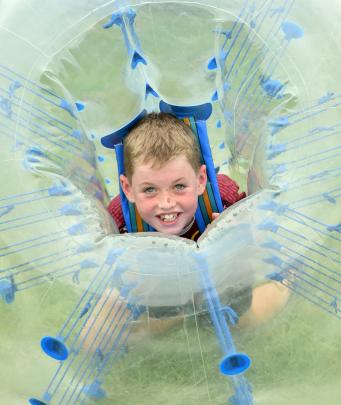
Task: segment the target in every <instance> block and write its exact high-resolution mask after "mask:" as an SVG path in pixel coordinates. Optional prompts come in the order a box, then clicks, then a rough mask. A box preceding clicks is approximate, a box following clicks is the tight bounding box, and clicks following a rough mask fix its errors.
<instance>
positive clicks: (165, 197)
mask: <svg viewBox="0 0 341 405" xmlns="http://www.w3.org/2000/svg"><path fill="white" fill-rule="evenodd" d="M174 206H175V201H174V200H173V198H171V196H170V195H169V194H168V193H164V194H162V195H161V196H160V199H159V207H160V208H161V209H163V210H169V209H170V208H173V207H174Z"/></svg>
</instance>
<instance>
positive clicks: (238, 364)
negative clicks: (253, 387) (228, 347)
mask: <svg viewBox="0 0 341 405" xmlns="http://www.w3.org/2000/svg"><path fill="white" fill-rule="evenodd" d="M250 365H251V359H250V357H249V356H248V355H247V354H244V353H234V354H230V355H228V356H226V357H225V358H224V359H223V360H222V361H221V363H220V366H219V369H220V372H221V373H222V374H225V375H237V374H241V373H244V371H246V370H247V369H248V368H249V367H250Z"/></svg>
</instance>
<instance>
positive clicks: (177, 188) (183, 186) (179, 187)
mask: <svg viewBox="0 0 341 405" xmlns="http://www.w3.org/2000/svg"><path fill="white" fill-rule="evenodd" d="M185 187H186V186H185V185H184V184H176V185H175V186H174V188H175V190H183V189H184V188H185Z"/></svg>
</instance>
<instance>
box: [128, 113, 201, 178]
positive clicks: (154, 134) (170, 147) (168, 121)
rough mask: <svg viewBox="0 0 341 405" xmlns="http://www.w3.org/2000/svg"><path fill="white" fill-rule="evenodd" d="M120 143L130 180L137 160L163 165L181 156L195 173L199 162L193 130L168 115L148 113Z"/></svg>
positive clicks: (158, 165)
mask: <svg viewBox="0 0 341 405" xmlns="http://www.w3.org/2000/svg"><path fill="white" fill-rule="evenodd" d="M123 145H124V169H125V175H126V176H127V177H128V179H129V180H131V178H132V175H133V173H134V170H135V168H136V165H137V164H139V163H152V165H153V166H154V167H155V166H156V167H162V166H163V165H164V164H165V163H167V162H169V161H170V160H171V159H173V158H175V157H177V156H180V155H184V156H185V157H186V158H187V160H188V163H189V164H190V165H191V166H192V168H193V170H194V171H195V172H196V173H198V171H199V168H200V165H201V162H200V152H199V145H198V141H197V139H196V137H195V135H194V133H193V132H192V130H191V128H190V127H189V126H188V125H186V124H185V123H184V122H183V121H181V120H179V119H178V118H176V117H174V116H173V115H171V114H167V113H163V112H161V113H150V114H148V115H147V116H146V117H144V118H143V119H142V120H141V121H139V122H138V123H137V124H136V125H135V126H134V127H133V129H132V130H131V131H130V132H129V134H128V135H127V136H126V137H125V138H124V140H123Z"/></svg>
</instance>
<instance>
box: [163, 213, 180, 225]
mask: <svg viewBox="0 0 341 405" xmlns="http://www.w3.org/2000/svg"><path fill="white" fill-rule="evenodd" d="M179 215H180V214H179V213H174V214H162V215H158V217H159V218H160V219H161V221H162V222H166V223H167V222H174V221H175V220H176V219H177V218H178V216H179Z"/></svg>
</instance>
